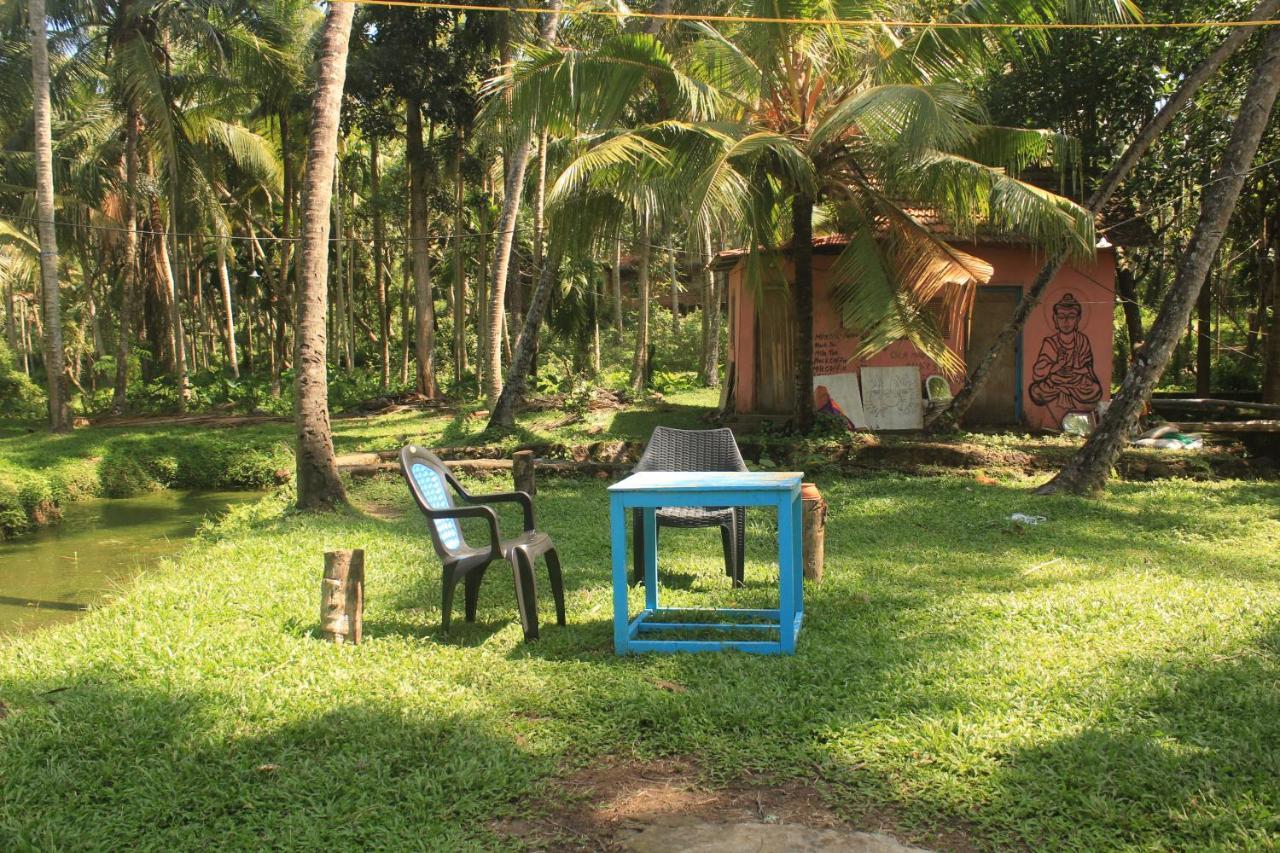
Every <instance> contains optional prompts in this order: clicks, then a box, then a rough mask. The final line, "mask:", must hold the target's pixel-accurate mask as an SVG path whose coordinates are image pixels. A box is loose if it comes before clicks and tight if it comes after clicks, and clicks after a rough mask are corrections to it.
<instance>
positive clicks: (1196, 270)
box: [1036, 30, 1280, 494]
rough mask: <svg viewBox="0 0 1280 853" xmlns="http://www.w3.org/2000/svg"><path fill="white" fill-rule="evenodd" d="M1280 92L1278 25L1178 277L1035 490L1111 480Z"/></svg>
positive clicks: (1087, 488)
mask: <svg viewBox="0 0 1280 853" xmlns="http://www.w3.org/2000/svg"><path fill="white" fill-rule="evenodd" d="M1278 93H1280V30H1271V31H1270V32H1268V33H1267V34H1266V37H1265V38H1264V39H1263V43H1262V50H1261V52H1260V56H1259V59H1258V62H1257V65H1256V66H1255V69H1254V75H1253V80H1252V82H1250V84H1249V89H1248V91H1247V92H1246V94H1245V96H1244V99H1243V101H1242V102H1241V105H1240V110H1239V114H1238V115H1237V116H1236V120H1235V123H1234V124H1233V126H1232V131H1231V141H1230V143H1229V144H1228V146H1227V150H1226V152H1225V153H1224V154H1223V156H1222V160H1221V161H1220V162H1219V163H1218V166H1217V169H1216V171H1215V173H1214V176H1213V178H1212V180H1210V181H1209V182H1208V183H1207V184H1206V185H1205V191H1204V195H1203V197H1202V199H1201V202H1200V218H1199V221H1197V223H1196V227H1195V231H1194V232H1193V233H1192V235H1191V240H1190V241H1189V243H1188V244H1187V248H1186V250H1185V251H1184V252H1183V254H1182V258H1181V260H1180V261H1179V264H1178V272H1177V278H1176V280H1175V281H1174V284H1173V287H1172V288H1171V289H1170V290H1169V293H1168V294H1167V295H1166V296H1165V300H1164V303H1163V304H1162V305H1161V307H1160V313H1159V314H1158V315H1157V316H1156V320H1155V323H1153V324H1152V326H1151V331H1150V333H1149V334H1148V336H1147V338H1146V342H1145V343H1144V345H1143V347H1142V350H1141V352H1140V353H1139V354H1138V356H1137V357H1136V358H1135V359H1134V363H1133V365H1132V367H1131V368H1130V370H1129V372H1128V374H1127V375H1126V376H1125V378H1124V382H1123V383H1122V384H1121V386H1120V391H1119V392H1118V393H1117V394H1116V396H1115V398H1114V399H1113V400H1112V401H1111V405H1110V407H1109V408H1108V409H1107V413H1106V415H1105V416H1104V417H1103V419H1102V423H1101V424H1099V425H1098V428H1097V429H1096V430H1094V431H1093V433H1092V434H1090V436H1089V438H1088V440H1087V441H1086V442H1085V444H1084V446H1083V447H1081V448H1080V450H1079V451H1078V452H1077V453H1076V454H1075V456H1073V457H1072V458H1071V460H1070V461H1069V462H1068V463H1067V464H1066V465H1065V466H1063V468H1062V470H1061V471H1059V472H1058V474H1057V475H1056V476H1055V477H1054V478H1053V479H1052V480H1050V481H1049V482H1048V483H1045V484H1044V485H1043V486H1041V487H1040V488H1039V489H1037V490H1036V493H1037V494H1056V493H1058V492H1070V493H1074V494H1089V493H1093V492H1098V491H1101V489H1102V487H1103V486H1104V485H1105V484H1106V481H1107V477H1108V476H1110V473H1111V469H1112V467H1113V466H1114V465H1115V462H1116V459H1118V458H1119V456H1120V451H1121V450H1122V449H1123V448H1124V445H1125V444H1126V443H1127V441H1128V438H1129V436H1130V435H1131V434H1132V433H1133V431H1134V427H1135V426H1137V423H1138V418H1139V416H1140V415H1141V414H1142V409H1143V407H1144V405H1145V404H1146V402H1147V401H1148V400H1149V399H1150V397H1151V390H1152V388H1154V387H1155V384H1156V382H1157V381H1158V380H1159V379H1160V377H1161V376H1162V375H1163V374H1164V370H1165V368H1166V367H1167V366H1168V364H1169V358H1170V356H1172V355H1173V350H1174V347H1176V346H1177V344H1178V341H1179V340H1180V339H1181V337H1182V331H1183V329H1185V328H1186V327H1187V323H1188V321H1189V320H1190V319H1191V311H1192V309H1193V308H1194V307H1195V304H1196V299H1197V297H1198V296H1199V294H1200V291H1201V289H1202V288H1203V287H1204V285H1205V279H1206V278H1207V277H1208V275H1209V270H1210V267H1211V266H1212V265H1213V262H1214V258H1215V256H1216V255H1217V253H1218V248H1219V246H1221V244H1222V238H1223V235H1224V234H1225V232H1226V230H1227V225H1228V223H1229V222H1230V220H1231V214H1232V212H1233V211H1234V210H1235V207H1236V201H1237V200H1238V199H1239V197H1240V189H1241V187H1243V186H1244V182H1245V177H1246V176H1247V175H1248V173H1249V171H1250V169H1249V165H1250V164H1251V163H1252V162H1253V160H1254V157H1255V156H1256V155H1257V153H1258V147H1259V143H1260V142H1261V140H1262V136H1263V134H1264V132H1265V131H1266V128H1267V122H1268V120H1269V119H1270V117H1271V111H1272V108H1273V107H1274V106H1275V103H1276V96H1277V94H1278Z"/></svg>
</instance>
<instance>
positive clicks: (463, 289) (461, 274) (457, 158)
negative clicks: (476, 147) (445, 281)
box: [453, 133, 467, 386]
mask: <svg viewBox="0 0 1280 853" xmlns="http://www.w3.org/2000/svg"><path fill="white" fill-rule="evenodd" d="M457 142H458V149H457V151H455V152H454V155H453V380H454V385H455V386H460V385H461V384H462V376H463V374H465V373H466V372H467V278H466V275H465V272H466V270H465V268H464V265H463V263H462V199H463V194H462V193H463V180H462V148H463V144H464V141H463V138H462V134H461V133H459V134H458V140H457Z"/></svg>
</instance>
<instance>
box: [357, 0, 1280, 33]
mask: <svg viewBox="0 0 1280 853" xmlns="http://www.w3.org/2000/svg"><path fill="white" fill-rule="evenodd" d="M333 2H337V3H354V4H356V5H358V6H401V7H406V8H411V9H440V10H442V11H450V12H505V13H512V14H516V15H545V14H547V13H548V12H549V11H550V10H548V9H544V8H540V7H537V6H486V5H481V4H478V3H439V2H432V0H427V2H415V0H333ZM556 13H557V14H558V15H560V16H561V17H595V18H620V17H622V18H639V19H648V20H659V21H675V22H680V21H690V22H698V23H707V24H711V23H718V24H784V25H790V26H810V27H812V26H828V27H831V26H834V27H843V28H850V29H854V28H857V29H873V28H881V27H884V28H889V29H895V28H896V29H947V30H1197V29H1205V28H1210V27H1227V28H1237V27H1272V26H1277V25H1280V19H1262V20H1257V21H1250V20H1230V21H1099V22H1096V23H1074V22H1067V21H1063V22H1048V21H1046V22H1041V23H1002V22H994V21H898V20H881V19H877V18H786V17H777V18H772V17H770V18H764V17H761V18H757V17H752V16H750V15H705V14H687V13H680V12H636V11H628V12H626V13H625V14H623V13H619V12H616V11H611V10H608V9H559V10H556Z"/></svg>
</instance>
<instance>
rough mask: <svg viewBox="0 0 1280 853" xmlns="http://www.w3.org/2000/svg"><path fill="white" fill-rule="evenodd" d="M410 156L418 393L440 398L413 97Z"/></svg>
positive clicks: (408, 116) (418, 118)
mask: <svg viewBox="0 0 1280 853" xmlns="http://www.w3.org/2000/svg"><path fill="white" fill-rule="evenodd" d="M405 135H406V137H407V140H406V156H407V158H408V160H409V241H410V244H409V245H410V255H411V256H412V258H413V292H414V343H415V346H416V349H415V354H416V356H417V362H418V374H417V375H418V389H417V390H418V393H419V394H422V395H423V396H424V397H427V398H434V397H436V396H438V395H439V388H438V387H437V385H436V364H435V325H436V318H435V295H434V293H433V292H432V287H431V246H430V243H429V242H428V240H429V237H428V236H427V154H426V149H425V148H424V146H423V141H422V104H421V102H420V101H418V99H417V98H409V99H408V102H407V105H406V107H405Z"/></svg>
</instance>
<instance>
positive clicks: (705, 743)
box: [0, 476, 1280, 850]
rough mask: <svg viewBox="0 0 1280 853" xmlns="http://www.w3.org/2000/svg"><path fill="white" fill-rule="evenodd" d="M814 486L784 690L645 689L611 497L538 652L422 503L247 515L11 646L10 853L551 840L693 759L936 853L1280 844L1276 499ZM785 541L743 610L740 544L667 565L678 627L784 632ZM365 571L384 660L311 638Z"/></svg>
mask: <svg viewBox="0 0 1280 853" xmlns="http://www.w3.org/2000/svg"><path fill="white" fill-rule="evenodd" d="M819 484H820V486H821V488H822V490H823V492H824V493H825V494H826V496H827V498H828V500H829V501H830V504H831V515H830V520H829V524H828V540H827V567H826V568H827V576H826V579H825V581H824V582H823V583H822V584H821V585H818V586H813V585H811V586H809V587H808V588H807V609H808V615H807V617H806V623H805V628H804V631H803V632H802V634H801V637H800V646H799V652H798V654H796V655H795V656H794V657H785V658H782V657H775V658H759V657H751V656H746V655H741V654H733V653H730V654H711V655H698V656H644V657H640V658H635V659H625V660H623V659H618V658H616V657H614V656H613V654H612V650H611V645H612V641H611V636H612V635H611V626H610V616H611V603H610V586H609V554H608V530H607V500H606V495H605V491H604V484H603V483H601V482H599V481H595V480H585V479H582V480H578V479H564V480H555V479H544V481H543V482H542V483H540V494H539V496H538V498H537V508H538V512H539V519H540V523H541V525H542V526H543V527H545V528H546V529H548V530H549V531H550V532H551V533H552V534H553V535H554V536H555V538H556V540H557V542H558V544H559V546H560V550H561V553H562V555H563V558H564V562H565V568H566V583H567V586H568V590H569V591H568V605H569V626H568V628H566V629H560V628H556V627H555V626H554V625H548V624H547V623H549V622H551V621H552V619H551V601H550V596H549V595H548V594H547V593H546V592H545V591H544V592H543V596H542V599H543V600H542V601H541V604H542V613H543V621H544V625H545V626H546V627H544V630H543V638H542V639H541V640H540V641H539V642H537V643H534V644H529V645H526V644H524V643H522V642H521V634H520V628H519V624H518V622H517V621H516V620H515V610H514V601H513V595H512V591H511V580H510V575H509V574H506V573H504V571H503V570H502V568H501V567H500V566H495V567H494V569H493V570H492V573H491V575H490V576H489V577H488V578H487V580H486V583H485V586H484V588H483V594H482V598H481V612H480V618H479V621H478V622H477V623H476V624H475V625H465V624H463V623H461V618H460V616H461V614H460V612H459V613H458V615H457V618H458V622H455V629H454V631H453V632H452V634H451V636H448V637H446V636H442V635H440V633H439V630H438V625H439V617H440V614H439V582H438V579H437V576H438V569H437V564H436V562H435V559H434V557H433V555H432V553H431V549H430V544H429V542H428V540H427V538H426V536H425V535H424V530H423V525H422V521H421V520H420V518H418V517H415V515H414V513H412V512H410V509H411V505H410V502H409V498H408V495H407V493H406V492H405V491H404V487H403V485H402V484H400V483H399V482H398V481H396V480H394V479H390V478H388V479H382V480H373V481H364V482H361V483H357V484H355V485H354V487H353V493H354V495H355V497H356V498H357V499H358V501H359V503H360V504H361V505H362V506H364V507H366V508H370V507H377V508H380V511H381V512H382V514H385V513H386V511H387V510H392V511H396V510H398V511H400V512H403V513H404V515H403V516H402V517H400V518H392V519H389V520H388V519H386V518H384V517H381V516H375V515H370V514H364V513H356V512H353V513H346V514H335V515H328V516H318V517H306V516H299V515H295V514H290V513H288V512H285V511H284V507H285V505H286V497H285V496H276V497H274V498H268V499H266V500H264V501H263V502H262V503H261V504H258V505H256V506H255V507H253V508H251V509H244V510H240V511H238V512H237V514H236V515H235V516H234V517H233V518H232V519H230V520H229V521H228V522H226V523H224V524H223V525H222V526H221V527H220V528H219V529H217V530H214V531H211V532H210V533H208V534H207V535H206V536H204V537H203V538H202V539H200V540H198V541H197V542H196V543H195V544H193V546H192V547H191V548H189V549H188V550H187V551H186V552H185V554H184V555H183V556H182V557H181V558H179V559H178V560H176V561H175V562H174V563H173V564H172V565H170V566H168V567H167V568H166V569H165V570H163V571H160V572H156V573H153V574H152V575H150V576H148V577H144V578H142V579H140V580H139V581H138V582H137V583H136V584H134V585H133V586H132V587H131V588H130V589H129V590H127V591H126V592H124V593H123V594H122V595H121V596H120V598H119V600H117V601H116V602H115V603H113V604H111V605H109V606H106V607H103V608H101V609H99V610H96V611H94V612H92V613H90V614H89V615H88V616H87V617H86V618H84V619H83V620H81V621H80V622H77V623H74V624H71V625H68V626H64V627H59V628H55V629H51V630H48V631H44V632H40V633H38V634H35V635H31V636H25V637H20V638H11V639H8V640H0V701H2V702H3V703H4V704H3V711H2V712H0V717H2V719H0V849H4V850H11V849H16V850H21V849H28V848H41V849H44V848H49V849H52V848H68V847H74V848H96V847H114V848H120V847H139V848H144V849H156V850H162V849H164V850H167V849H177V848H191V847H197V846H200V847H210V848H216V849H232V848H258V847H262V846H271V847H273V848H290V849H316V848H319V847H326V848H360V849H388V848H424V847H425V848H432V849H441V850H459V849H473V848H490V847H511V846H516V844H517V842H516V841H514V840H512V839H509V838H505V837H503V836H501V835H499V834H497V833H496V830H495V829H494V828H493V824H492V819H494V818H500V817H503V816H513V815H519V814H521V813H522V812H524V811H526V810H527V809H528V808H530V803H533V804H535V805H534V807H535V808H541V809H546V808H550V807H551V803H552V802H553V801H554V799H555V796H556V795H555V788H554V786H553V785H552V783H553V782H554V780H555V779H557V778H560V777H563V776H565V775H566V774H568V773H571V772H572V771H573V770H574V769H575V768H578V767H581V766H584V765H586V764H588V763H590V762H593V761H597V760H599V759H601V758H603V757H611V758H616V759H620V760H629V759H646V758H654V757H663V756H679V757H682V758H687V759H689V760H691V761H692V762H693V764H694V765H695V766H696V767H697V768H699V769H698V771H697V772H698V773H699V774H700V781H701V783H702V784H705V785H707V786H710V787H715V786H719V785H723V784H728V783H730V782H732V781H733V780H734V779H737V778H739V777H742V776H744V775H746V774H750V775H751V776H752V778H755V779H762V780H765V782H766V784H767V783H782V782H786V781H788V780H794V779H801V780H805V781H806V782H807V783H810V784H813V785H814V786H815V787H816V788H817V790H818V791H819V792H820V794H821V796H822V798H823V799H824V800H825V802H826V804H827V805H828V806H829V807H830V808H831V809H832V810H833V811H834V812H835V813H836V814H838V815H840V816H842V817H844V818H846V819H848V820H849V821H850V822H851V823H853V824H854V825H859V823H860V822H862V821H863V820H864V818H865V816H866V815H869V814H875V813H892V814H894V815H895V816H896V820H897V824H898V830H899V834H900V835H903V836H905V837H913V838H920V839H923V840H925V841H929V840H931V839H937V838H938V837H939V835H937V834H935V833H942V832H951V831H955V832H959V833H960V834H961V835H962V836H963V837H965V838H967V839H968V840H969V841H970V842H972V843H973V844H974V845H976V846H979V847H1005V846H1009V845H1025V846H1028V847H1034V848H1037V849H1039V848H1057V849H1063V848H1070V849H1100V848H1115V847H1130V848H1180V849H1201V848H1206V847H1246V848H1248V847H1252V848H1267V847H1272V846H1275V845H1276V843H1277V838H1280V785H1278V784H1277V782H1276V780H1277V778H1280V556H1278V555H1280V487H1278V486H1277V485H1275V484H1259V483H1241V482H1219V483H1201V484H1196V483H1188V482H1183V481H1168V482H1164V483H1159V484H1153V485H1135V484H1118V485H1115V486H1113V488H1112V489H1111V490H1110V491H1109V492H1108V494H1107V496H1106V497H1105V498H1103V499H1101V500H1097V501H1085V500H1078V499H1073V498H1033V497H1031V496H1029V495H1028V494H1027V492H1026V487H1027V483H1025V482H1023V481H1021V480H1009V481H1001V482H1000V483H998V484H996V485H986V486H983V485H977V484H975V482H974V481H973V480H972V479H967V478H960V477H938V478H929V479H908V478H903V477H892V476H877V477H872V478H863V479H834V478H831V479H822V478H820V479H819ZM489 485H491V486H492V487H494V488H500V487H505V485H506V483H505V482H498V481H495V482H492V483H490V484H489ZM1015 511H1024V512H1034V513H1036V514H1040V515H1044V516H1047V518H1048V521H1047V522H1046V523H1045V524H1043V525H1040V526H1035V527H1026V528H1022V527H1019V526H1016V525H1013V524H1011V523H1009V522H1007V521H1005V518H1006V517H1007V516H1008V515H1009V514H1010V513H1012V512H1015ZM505 518H506V521H507V523H508V525H511V526H514V524H515V518H514V517H513V516H506V517H505ZM772 531H773V525H772V523H771V521H769V520H768V519H766V517H765V515H764V514H763V512H757V513H754V515H753V516H752V518H751V521H750V523H749V530H748V540H749V553H748V563H747V579H748V584H747V586H746V588H745V589H742V590H738V591H734V590H731V589H730V588H729V586H728V582H727V579H726V578H725V577H724V575H723V572H722V569H721V566H720V561H719V553H718V550H719V537H718V536H716V534H715V533H714V532H713V531H687V532H671V533H664V534H663V543H662V544H663V550H662V552H661V557H662V560H663V572H664V574H663V577H664V580H665V581H666V583H667V586H666V588H664V596H665V598H664V603H668V602H669V603H671V604H689V605H695V604H696V605H708V604H735V605H742V606H761V605H767V604H768V603H769V602H770V601H772V600H774V595H775V592H774V584H775V582H776V571H773V570H771V569H770V565H769V563H770V558H771V554H772V549H773V547H774V545H773V541H772V539H771V535H772ZM336 547H363V548H365V549H366V553H367V573H368V580H367V590H366V596H367V602H366V613H365V630H366V638H367V639H366V642H365V643H364V644H363V645H361V646H358V647H334V646H332V645H327V644H325V643H323V642H321V641H320V640H318V639H316V637H315V636H314V631H315V630H316V628H317V621H318V600H319V594H318V589H319V576H320V569H321V556H320V555H321V552H322V551H323V550H325V549H327V548H336ZM544 587H545V585H544ZM639 600H640V593H639V592H638V591H637V592H634V593H633V603H635V604H638V602H639ZM459 608H460V605H459ZM673 684H674V685H679V686H682V687H683V688H686V689H685V690H672V689H671V685H673Z"/></svg>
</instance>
